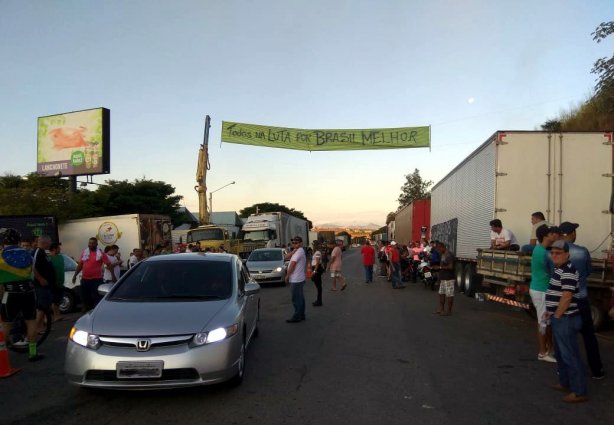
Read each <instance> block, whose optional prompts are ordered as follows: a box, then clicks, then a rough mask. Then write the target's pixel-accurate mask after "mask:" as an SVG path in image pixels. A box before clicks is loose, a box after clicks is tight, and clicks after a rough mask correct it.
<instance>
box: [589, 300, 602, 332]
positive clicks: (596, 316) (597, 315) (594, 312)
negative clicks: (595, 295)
mask: <svg viewBox="0 0 614 425" xmlns="http://www.w3.org/2000/svg"><path fill="white" fill-rule="evenodd" d="M590 307H591V317H592V318H593V327H594V328H595V330H596V331H598V330H599V329H600V328H601V327H602V326H603V322H604V320H605V314H604V311H603V309H601V308H599V306H597V305H595V304H591V305H590Z"/></svg>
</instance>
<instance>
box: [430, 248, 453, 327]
mask: <svg viewBox="0 0 614 425" xmlns="http://www.w3.org/2000/svg"><path fill="white" fill-rule="evenodd" d="M437 251H438V252H439V254H440V256H441V257H440V261H439V265H438V266H434V267H433V270H438V271H439V308H437V310H435V312H434V314H439V315H440V316H450V315H452V305H454V282H455V276H454V256H453V255H452V253H451V252H450V251H448V247H447V246H446V244H445V243H443V242H439V241H438V242H437ZM446 301H447V306H448V307H447V308H446Z"/></svg>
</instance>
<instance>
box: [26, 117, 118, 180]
mask: <svg viewBox="0 0 614 425" xmlns="http://www.w3.org/2000/svg"><path fill="white" fill-rule="evenodd" d="M110 121H111V112H110V111H109V110H108V109H106V108H96V109H88V110H85V111H77V112H68V113H64V114H58V115H49V116H47V117H39V118H38V133H37V134H38V136H37V145H38V148H37V159H36V170H37V172H38V174H40V175H43V176H81V175H89V174H108V173H109V172H110V169H111V167H110V162H111V150H110V142H109V140H110Z"/></svg>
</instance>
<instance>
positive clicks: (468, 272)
mask: <svg viewBox="0 0 614 425" xmlns="http://www.w3.org/2000/svg"><path fill="white" fill-rule="evenodd" d="M480 280H481V276H480V275H478V274H476V272H475V266H474V265H473V264H471V263H469V264H467V265H466V266H465V276H464V279H463V282H464V284H463V288H464V289H465V295H466V296H468V297H473V296H474V295H475V293H476V291H477V290H478V287H479V285H480Z"/></svg>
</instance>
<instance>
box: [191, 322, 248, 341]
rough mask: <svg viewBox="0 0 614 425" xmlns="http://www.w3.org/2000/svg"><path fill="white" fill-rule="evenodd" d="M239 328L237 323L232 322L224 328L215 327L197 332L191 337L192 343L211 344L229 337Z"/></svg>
mask: <svg viewBox="0 0 614 425" xmlns="http://www.w3.org/2000/svg"><path fill="white" fill-rule="evenodd" d="M238 330H239V325H237V324H234V325H232V326H228V327H225V328H216V329H213V330H211V331H209V332H199V333H197V334H196V335H194V338H192V343H193V344H194V345H196V346H201V345H205V344H211V343H213V342H218V341H222V340H224V339H226V338H230V337H231V336H233V335H234V334H236V333H237V332H238Z"/></svg>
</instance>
